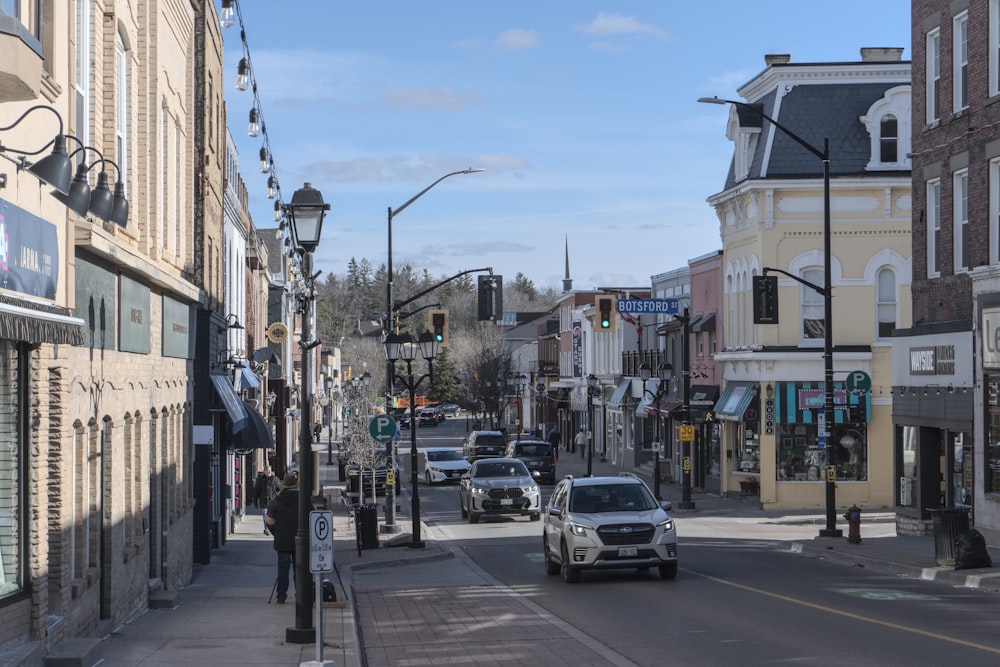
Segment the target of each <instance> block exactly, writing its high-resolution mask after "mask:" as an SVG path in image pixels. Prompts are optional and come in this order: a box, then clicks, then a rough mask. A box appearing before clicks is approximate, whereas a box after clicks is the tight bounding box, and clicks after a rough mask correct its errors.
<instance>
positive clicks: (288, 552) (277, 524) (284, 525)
mask: <svg viewBox="0 0 1000 667" xmlns="http://www.w3.org/2000/svg"><path fill="white" fill-rule="evenodd" d="M278 488H279V491H278V495H276V496H275V497H274V498H273V499H272V500H271V502H270V504H269V505H268V506H267V515H266V516H265V519H264V521H265V522H266V523H267V525H268V527H269V528H270V529H271V534H272V535H274V550H275V551H276V552H278V581H277V583H276V584H275V591H276V592H277V594H278V604H285V600H286V599H287V598H288V571H289V570H290V569H294V566H295V534H296V533H297V532H298V530H299V480H298V478H297V477H296V476H295V475H292V474H288V475H285V478H284V479H283V480H281V485H280V486H279V487H278Z"/></svg>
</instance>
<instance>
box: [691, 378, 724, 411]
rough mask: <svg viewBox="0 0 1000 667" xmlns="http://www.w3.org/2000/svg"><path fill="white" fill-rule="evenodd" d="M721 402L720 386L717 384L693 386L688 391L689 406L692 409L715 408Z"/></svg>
mask: <svg viewBox="0 0 1000 667" xmlns="http://www.w3.org/2000/svg"><path fill="white" fill-rule="evenodd" d="M718 400H719V386H718V385H715V384H693V385H691V388H690V389H689V390H688V404H689V405H690V406H691V407H692V408H708V409H709V410H711V409H712V407H714V406H715V403H716V401H718Z"/></svg>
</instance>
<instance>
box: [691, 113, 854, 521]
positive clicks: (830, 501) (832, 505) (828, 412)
mask: <svg viewBox="0 0 1000 667" xmlns="http://www.w3.org/2000/svg"><path fill="white" fill-rule="evenodd" d="M698 101H699V102H704V103H706V104H723V105H724V104H732V105H733V106H736V107H739V108H741V109H746V110H748V111H752V112H753V113H755V114H757V115H758V116H760V117H761V118H763V119H764V120H766V121H767V122H769V123H770V124H771V125H773V126H775V127H776V128H778V129H779V130H781V131H782V132H783V133H784V134H785V135H786V136H788V137H789V138H790V139H791V140H793V141H794V142H795V143H797V144H798V145H800V146H802V147H803V148H805V149H806V150H807V151H809V152H810V153H812V154H813V155H815V156H816V157H817V158H819V159H820V160H822V161H823V287H822V288H819V286H817V285H813V284H812V283H808V282H804V281H802V280H801V279H800V278H798V277H797V276H792V275H790V274H787V273H786V274H785V275H787V276H789V277H790V278H792V279H794V280H796V281H797V282H800V283H802V284H805V285H807V286H809V287H812V288H813V289H815V290H816V291H817V292H819V293H820V294H822V295H823V318H824V320H825V322H824V327H823V328H824V340H823V371H824V380H823V382H824V384H823V414H822V415H821V416H820V418H819V420H818V426H819V441H820V442H819V445H820V447H822V448H824V449H825V450H826V528H824V529H821V530H820V531H819V535H820V537H841V536H843V532H842V531H841V530H840V529H839V528H837V516H836V513H837V511H836V504H837V485H836V478H835V475H836V473H835V468H834V466H833V459H832V456H831V453H830V450H831V447H830V445H831V444H832V443H831V442H830V435H831V433H832V432H833V423H834V422H835V421H836V413H835V412H834V405H833V281H832V279H831V276H832V273H831V270H830V263H831V259H832V257H831V252H830V238H831V236H832V233H831V231H830V139H829V138H825V139H823V150H819V149H818V148H816V147H815V146H813V145H812V144H810V143H809V142H807V141H806V140H805V139H803V138H802V137H800V136H799V135H797V134H795V133H794V132H792V131H791V130H789V129H788V128H787V127H785V126H784V125H782V124H781V123H779V122H778V121H776V120H774V119H773V118H771V117H770V116H767V115H765V114H764V111H763V110H762V109H761V108H760V106H759V105H755V104H747V103H746V102H739V101H736V100H722V99H719V98H718V97H701V98H698ZM764 272H765V273H766V272H767V269H766V268H765V269H764ZM779 272H780V271H779ZM781 273H784V272H781Z"/></svg>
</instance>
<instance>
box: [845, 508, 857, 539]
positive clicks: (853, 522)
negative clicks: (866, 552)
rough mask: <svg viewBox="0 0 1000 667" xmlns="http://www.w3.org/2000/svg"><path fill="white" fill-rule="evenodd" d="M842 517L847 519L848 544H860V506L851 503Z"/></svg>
mask: <svg viewBox="0 0 1000 667" xmlns="http://www.w3.org/2000/svg"><path fill="white" fill-rule="evenodd" d="M844 518H845V519H847V526H848V531H847V541H848V543H850V544H861V508H860V507H858V506H857V505H851V506H850V508H848V510H847V511H846V512H844Z"/></svg>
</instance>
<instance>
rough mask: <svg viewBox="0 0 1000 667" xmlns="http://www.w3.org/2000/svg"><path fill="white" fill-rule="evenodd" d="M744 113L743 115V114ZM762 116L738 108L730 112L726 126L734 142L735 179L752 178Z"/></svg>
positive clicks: (735, 107)
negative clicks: (751, 171) (751, 168)
mask: <svg viewBox="0 0 1000 667" xmlns="http://www.w3.org/2000/svg"><path fill="white" fill-rule="evenodd" d="M741 112H742V113H741ZM760 130H761V119H760V116H758V115H756V114H752V113H749V114H748V113H747V112H744V111H743V109H741V108H740V107H738V106H735V105H734V106H733V108H732V109H731V110H730V111H729V124H728V125H727V126H726V137H727V138H728V139H729V140H730V141H732V142H733V144H734V150H733V177H734V178H735V179H736V180H737V181H742V180H744V179H746V178H749V177H750V166H751V165H752V164H753V156H754V153H755V152H756V151H757V139H758V138H759V137H760Z"/></svg>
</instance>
